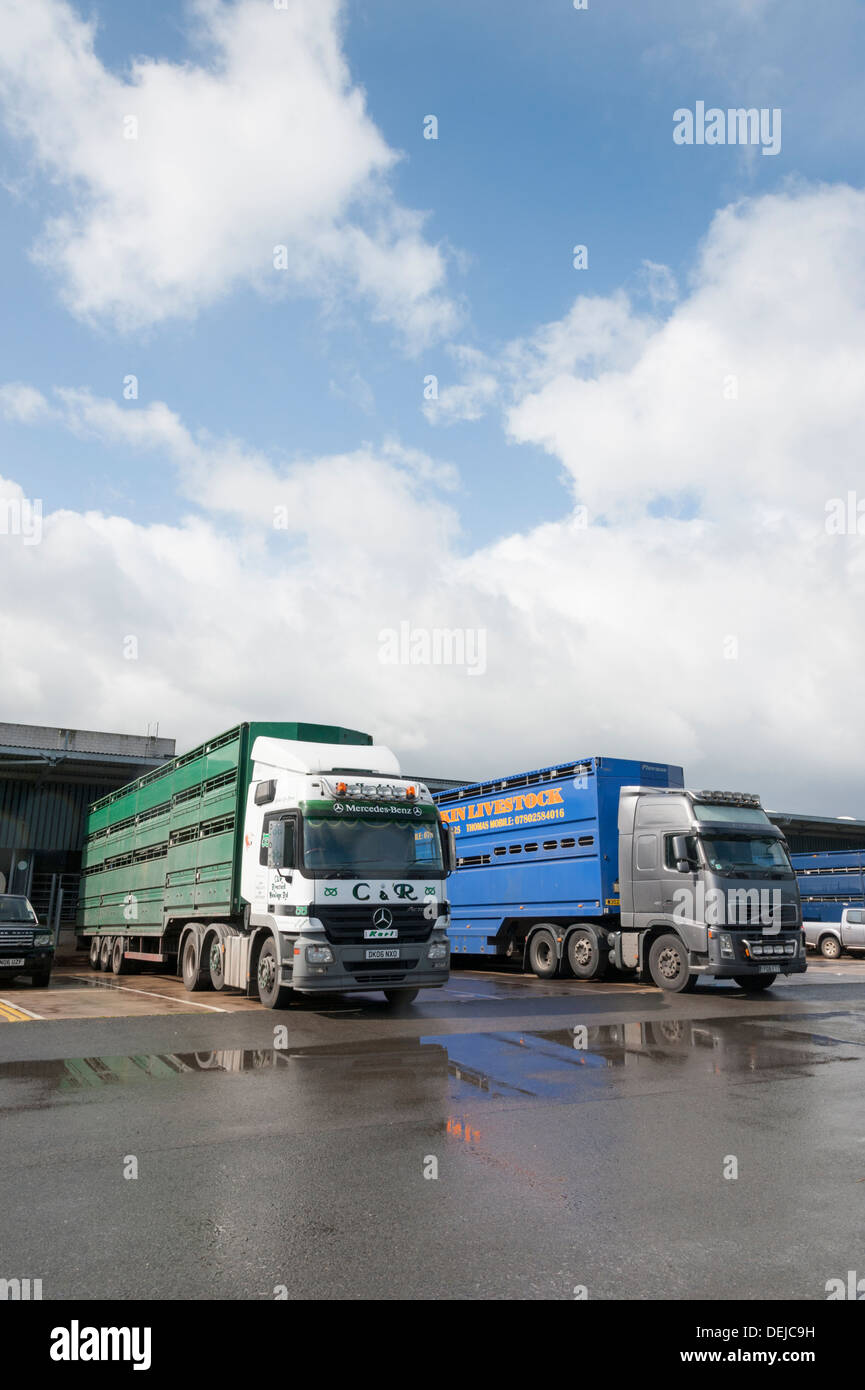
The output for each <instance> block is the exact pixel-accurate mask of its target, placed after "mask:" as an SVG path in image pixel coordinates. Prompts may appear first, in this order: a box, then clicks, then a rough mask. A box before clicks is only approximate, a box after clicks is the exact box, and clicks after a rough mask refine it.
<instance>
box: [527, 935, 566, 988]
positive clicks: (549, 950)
mask: <svg viewBox="0 0 865 1390" xmlns="http://www.w3.org/2000/svg"><path fill="white" fill-rule="evenodd" d="M529 965H530V967H531V969H532V970H533V971H534V972H535V974H536V975H537V977H538V979H539V980H552V979H554V978H555V976H556V975H557V974H558V973H559V957H558V952H557V950H556V938H555V936H554V935H553V933H552V931H551V930H550V928H549V927H542V928H541V930H540V931H537V932H535V934H534V936H533V937H532V939H531V942H530V943H529Z"/></svg>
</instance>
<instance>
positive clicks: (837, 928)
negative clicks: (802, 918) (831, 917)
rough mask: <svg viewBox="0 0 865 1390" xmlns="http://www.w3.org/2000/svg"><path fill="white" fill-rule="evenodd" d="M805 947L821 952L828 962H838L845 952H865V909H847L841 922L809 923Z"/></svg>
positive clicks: (842, 914) (806, 928)
mask: <svg viewBox="0 0 865 1390" xmlns="http://www.w3.org/2000/svg"><path fill="white" fill-rule="evenodd" d="M804 926H805V945H806V946H809V947H811V948H812V950H815V951H819V952H820V954H821V956H825V957H826V959H827V960H837V959H838V957H839V956H843V954H844V952H845V951H865V908H861V907H845V908H844V911H843V912H842V913H841V921H840V922H808V921H806V922H805V923H804Z"/></svg>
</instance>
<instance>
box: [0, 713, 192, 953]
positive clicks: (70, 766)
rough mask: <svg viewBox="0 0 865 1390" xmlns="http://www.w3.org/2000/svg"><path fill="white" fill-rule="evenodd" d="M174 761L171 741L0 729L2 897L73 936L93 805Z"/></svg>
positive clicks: (36, 726)
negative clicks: (20, 897)
mask: <svg viewBox="0 0 865 1390" xmlns="http://www.w3.org/2000/svg"><path fill="white" fill-rule="evenodd" d="M173 757H174V739H169V738H159V737H157V736H138V735H136V734H109V733H99V732H97V731H95V730H93V729H62V728H53V727H50V726H45V725H39V724H4V723H0V891H5V892H7V893H25V894H26V895H27V897H29V898H30V900H31V902H32V903H33V906H34V907H35V909H36V911H37V912H38V914H39V919H40V921H42V922H45V923H46V925H48V926H51V927H52V928H53V929H54V931H55V933H59V931H60V928H61V927H66V928H68V929H69V930H71V928H72V925H73V923H74V921H75V912H76V908H77V904H78V877H79V872H80V868H81V845H82V842H83V839H84V820H85V816H86V813H87V807H88V805H89V803H90V802H91V801H95V800H97V798H99V797H102V796H105V795H106V794H107V793H108V792H110V791H114V790H115V788H117V787H120V786H123V784H124V783H125V782H128V781H130V780H131V779H132V778H133V777H140V776H141V775H142V773H145V772H148V771H150V769H151V768H154V767H158V766H159V765H160V764H162V763H164V762H166V761H167V760H168V759H169V758H173Z"/></svg>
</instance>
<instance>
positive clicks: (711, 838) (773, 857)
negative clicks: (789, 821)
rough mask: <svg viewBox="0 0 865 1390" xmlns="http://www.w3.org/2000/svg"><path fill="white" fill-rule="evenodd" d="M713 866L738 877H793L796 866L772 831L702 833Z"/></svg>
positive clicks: (711, 867) (708, 860) (707, 858)
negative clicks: (743, 833)
mask: <svg viewBox="0 0 865 1390" xmlns="http://www.w3.org/2000/svg"><path fill="white" fill-rule="evenodd" d="M700 843H701V844H702V846H703V852H704V854H705V856H706V861H707V863H708V865H709V868H710V869H712V870H713V872H714V873H716V874H723V875H725V876H728V877H729V876H735V877H737V878H738V877H749V876H750V877H754V878H790V877H792V875H793V866H792V864H791V863H790V859H789V857H788V855H787V851H786V849H785V847H784V845H783V844H782V842H781V841H780V840H775V839H772V838H770V837H769V836H768V835H766V836H763V835H723V836H721V835H702V836H701V837H700Z"/></svg>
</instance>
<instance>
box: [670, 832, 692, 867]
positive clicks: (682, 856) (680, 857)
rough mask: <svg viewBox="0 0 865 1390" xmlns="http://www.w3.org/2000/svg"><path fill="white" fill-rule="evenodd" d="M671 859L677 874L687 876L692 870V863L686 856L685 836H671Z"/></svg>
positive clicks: (687, 855)
mask: <svg viewBox="0 0 865 1390" xmlns="http://www.w3.org/2000/svg"><path fill="white" fill-rule="evenodd" d="M673 859H674V860H675V863H676V870H677V872H678V873H680V874H687V873H690V872H691V869H692V868H693V863H692V860H691V857H690V855H689V854H688V837H687V835H674V836H673Z"/></svg>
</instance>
